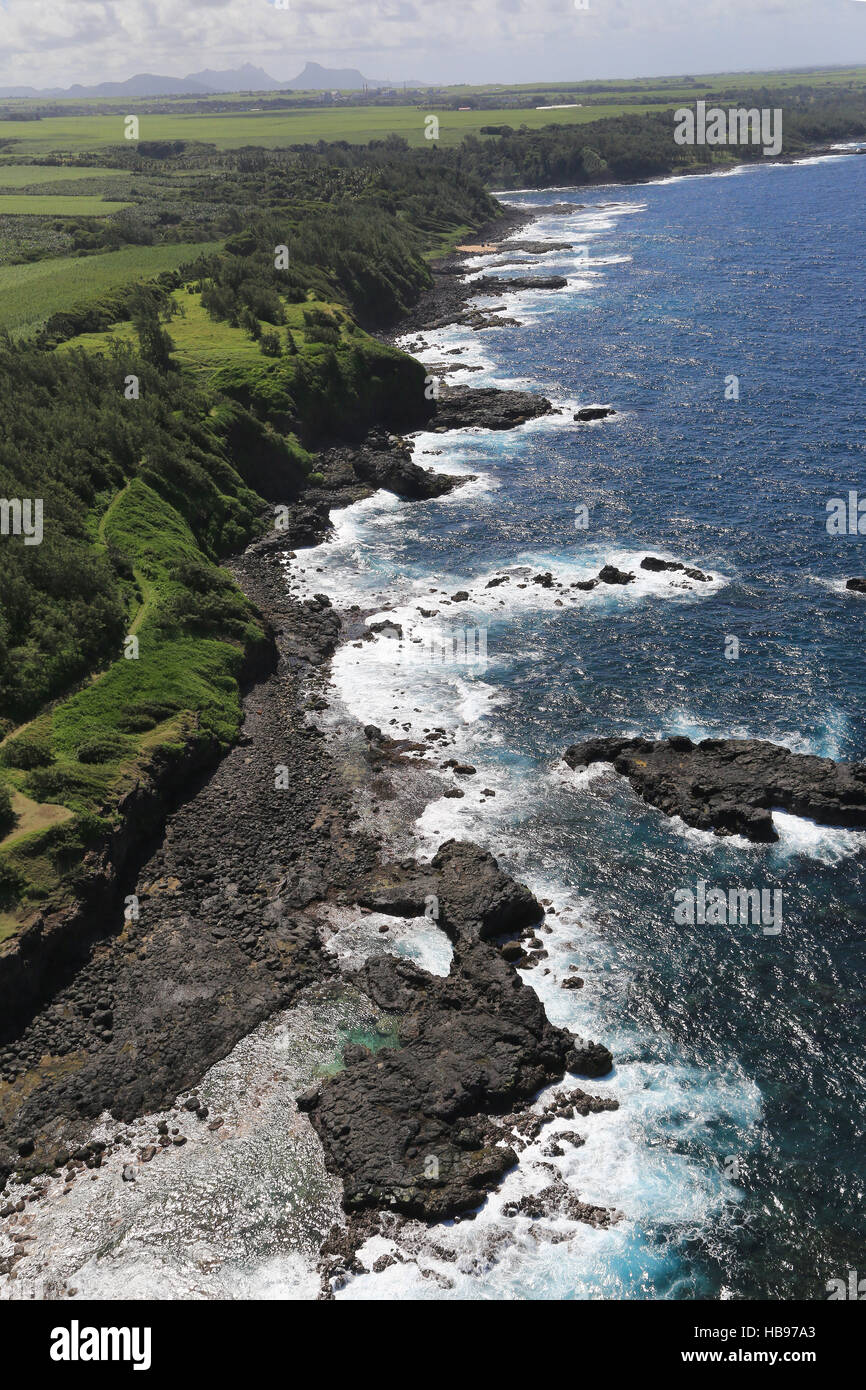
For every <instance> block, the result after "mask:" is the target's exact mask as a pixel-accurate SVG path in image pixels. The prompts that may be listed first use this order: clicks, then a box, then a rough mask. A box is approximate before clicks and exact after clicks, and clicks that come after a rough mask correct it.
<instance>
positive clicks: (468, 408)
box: [430, 386, 553, 430]
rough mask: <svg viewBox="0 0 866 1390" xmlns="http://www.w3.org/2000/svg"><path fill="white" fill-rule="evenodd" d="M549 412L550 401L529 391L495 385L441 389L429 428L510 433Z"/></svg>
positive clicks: (550, 409) (550, 408)
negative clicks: (499, 387) (510, 389)
mask: <svg viewBox="0 0 866 1390" xmlns="http://www.w3.org/2000/svg"><path fill="white" fill-rule="evenodd" d="M552 411H553V406H552V405H551V403H550V401H549V400H547V398H546V397H545V396H537V395H535V394H534V393H533V392H532V391H499V390H497V388H496V387H495V386H482V387H479V388H477V389H475V390H473V389H472V388H471V387H469V386H443V387H442V389H441V391H440V394H439V396H438V398H437V401H436V414H435V415H434V417H433V422H432V424H431V426H430V428H431V429H433V430H459V429H468V428H470V427H475V428H478V429H486V430H511V429H514V427H515V425H523V424H525V423H526V421H527V420H534V419H536V418H537V417H538V416H539V415H549V414H551V412H552Z"/></svg>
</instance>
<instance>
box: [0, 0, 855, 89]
mask: <svg viewBox="0 0 866 1390" xmlns="http://www.w3.org/2000/svg"><path fill="white" fill-rule="evenodd" d="M587 6H588V8H587ZM308 61H315V62H320V63H322V64H324V65H325V66H328V67H356V68H360V69H361V71H362V72H363V73H364V74H365V75H366V76H368V77H373V78H380V79H381V78H387V79H389V80H391V81H399V80H401V79H406V78H410V79H421V80H423V81H427V82H431V83H456V82H473V83H482V82H531V81H561V80H572V81H580V80H585V79H591V78H606V77H646V76H656V75H657V76H662V75H666V74H686V73H689V74H695V73H709V72H722V71H744V70H749V69H758V68H760V69H767V68H770V69H774V68H784V67H803V66H807V65H809V66H817V65H821V64H824V65H832V64H846V65H850V64H856V63H866V0H0V84H2V85H4V86H8V85H12V84H18V85H33V86H36V87H51V86H61V87H66V86H69V85H71V84H72V83H73V82H82V83H85V84H87V83H93V82H101V81H107V80H112V81H120V80H123V79H124V78H126V77H130V76H132V75H133V74H134V73H139V72H157V73H164V74H168V75H170V76H177V77H180V76H184V75H185V74H186V73H188V72H194V71H198V70H200V69H202V68H229V67H237V66H240V65H241V64H242V63H253V64H255V65H256V66H260V67H263V68H265V69H266V70H267V72H268V73H270V75H271V76H273V77H275V78H277V79H278V80H280V81H283V80H286V79H288V78H291V77H294V76H296V75H297V73H298V72H300V71H301V69H302V68H303V66H304V64H305V63H306V62H308Z"/></svg>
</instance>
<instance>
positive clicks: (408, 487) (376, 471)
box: [351, 433, 466, 501]
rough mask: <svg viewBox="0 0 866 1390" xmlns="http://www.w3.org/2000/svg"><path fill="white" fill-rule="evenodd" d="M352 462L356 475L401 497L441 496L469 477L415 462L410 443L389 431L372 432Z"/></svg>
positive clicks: (354, 453) (352, 454)
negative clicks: (440, 471) (385, 433)
mask: <svg viewBox="0 0 866 1390" xmlns="http://www.w3.org/2000/svg"><path fill="white" fill-rule="evenodd" d="M351 464H352V469H353V471H354V473H355V476H356V477H357V478H359V479H360V480H361V481H362V482H364V483H370V484H371V485H372V486H373V487H377V488H379V487H381V488H386V489H387V490H388V491H389V492H395V493H396V494H397V496H398V497H406V498H411V499H412V500H413V501H419V500H422V499H424V498H428V497H441V496H442V494H443V493H445V492H450V491H451V489H452V488H454V487H456V486H457V484H458V483H465V482H466V478H465V477H457V476H455V475H453V474H449V473H433V472H431V470H430V469H428V468H419V466H418V464H417V463H413V462H412V452H411V449H410V448H409V446H408V445H407V444H404V443H403V442H402V441H396V440H393V439H391V438H390V437H389V436H388V435H378V434H374V433H371V434H368V435H367V438H366V440H365V441H364V444H363V445H362V446H361V447H360V448H359V449H356V450H353V451H352V452H351Z"/></svg>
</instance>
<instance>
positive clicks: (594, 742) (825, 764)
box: [564, 737, 866, 842]
mask: <svg viewBox="0 0 866 1390" xmlns="http://www.w3.org/2000/svg"><path fill="white" fill-rule="evenodd" d="M564 757H565V761H566V762H567V763H568V765H569V767H572V768H583V767H588V766H589V765H590V764H591V763H596V762H609V763H613V765H614V767H615V768H616V770H617V772H619V773H621V774H622V776H624V777H627V778H628V779H629V781H630V782H631V784H632V786H633V787H634V789H635V791H637V792H638V794H639V795H640V796H642V797H643V799H644V801H648V802H649V803H650V805H652V806H657V807H659V809H660V810H662V811H664V813H665V814H666V815H668V816H681V817H682V819H683V820H684V821H685V822H686V824H687V825H692V826H695V827H696V828H697V829H699V830H714V831H715V832H716V833H717V834H718V835H745V836H746V838H747V839H750V840H754V841H756V842H770V841H773V840H777V839H778V838H779V837H778V835H777V833H776V830H775V827H774V825H773V817H772V811H773V810H774V809H778V810H780V811H788V812H791V813H792V814H794V815H798V816H804V817H807V818H808V819H810V820H814V821H817V822H818V824H819V825H829V826H840V827H846V828H851V829H866V763H836V762H834V761H833V760H832V758H818V757H814V756H813V755H811V754H806V753H792V752H791V750H790V749H788V748H783V747H781V746H780V745H779V744H776V743H768V742H764V741H763V740H761V739H740V738H731V739H714V738H707V739H703V740H702V741H701V742H700V743H693V742H692V740H691V739H689V738H684V737H676V738H669V739H660V740H658V741H653V740H651V739H643V738H594V739H589V740H588V741H587V742H586V743H579V744H573V745H572V747H571V748H568V749H567V750H566V752H565V754H564Z"/></svg>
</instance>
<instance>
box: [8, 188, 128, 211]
mask: <svg viewBox="0 0 866 1390" xmlns="http://www.w3.org/2000/svg"><path fill="white" fill-rule="evenodd" d="M128 206H129V204H128V203H118V202H111V201H110V200H109V199H108V198H88V197H79V196H78V195H77V194H70V195H66V196H64V195H63V194H60V193H57V194H46V195H45V196H42V195H41V194H38V193H30V194H28V193H17V194H16V193H0V217H4V216H5V217H107V216H108V214H109V213H110V212H120V210H121V208H125V207H128Z"/></svg>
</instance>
